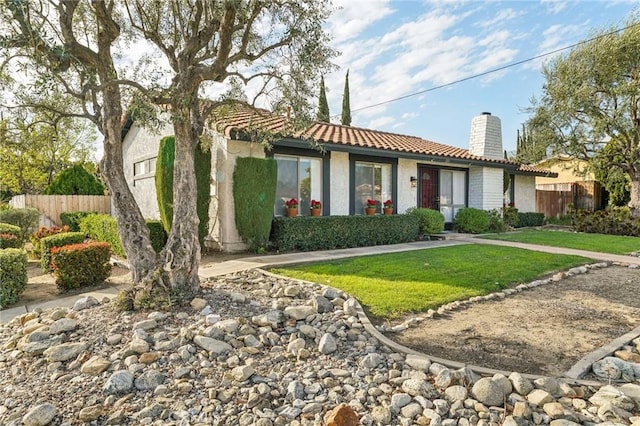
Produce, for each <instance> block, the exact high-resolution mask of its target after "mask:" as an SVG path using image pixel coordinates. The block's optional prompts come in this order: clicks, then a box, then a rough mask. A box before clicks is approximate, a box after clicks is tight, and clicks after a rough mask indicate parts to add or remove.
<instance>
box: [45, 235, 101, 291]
mask: <svg viewBox="0 0 640 426" xmlns="http://www.w3.org/2000/svg"><path fill="white" fill-rule="evenodd" d="M110 257H111V249H110V247H109V243H105V242H95V241H92V242H89V243H82V244H72V245H67V246H63V247H54V248H53V249H52V250H51V264H52V266H53V270H54V275H55V277H56V285H57V287H58V290H60V291H67V290H70V289H73V288H78V287H84V286H89V285H93V284H99V283H101V282H103V281H104V280H105V279H107V277H109V274H110V273H111V265H110V264H109V259H110Z"/></svg>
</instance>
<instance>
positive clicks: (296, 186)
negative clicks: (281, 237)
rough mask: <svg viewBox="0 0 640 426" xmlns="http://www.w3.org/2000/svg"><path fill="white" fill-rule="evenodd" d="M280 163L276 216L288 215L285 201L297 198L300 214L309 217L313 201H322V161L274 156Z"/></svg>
mask: <svg viewBox="0 0 640 426" xmlns="http://www.w3.org/2000/svg"><path fill="white" fill-rule="evenodd" d="M274 158H275V159H276V162H277V163H278V185H277V188H276V205H275V206H274V212H275V215H276V216H284V215H285V214H286V212H285V208H284V203H285V201H287V200H289V199H291V198H296V199H297V200H298V202H299V204H298V212H299V214H301V215H308V214H309V208H310V207H311V200H320V201H322V159H320V158H312V157H298V156H293V155H274Z"/></svg>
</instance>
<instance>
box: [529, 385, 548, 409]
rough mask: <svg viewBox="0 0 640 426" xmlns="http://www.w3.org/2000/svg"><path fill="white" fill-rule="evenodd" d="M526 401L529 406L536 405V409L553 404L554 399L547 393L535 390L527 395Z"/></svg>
mask: <svg viewBox="0 0 640 426" xmlns="http://www.w3.org/2000/svg"><path fill="white" fill-rule="evenodd" d="M527 401H529V402H530V403H531V404H535V405H537V406H538V407H542V406H543V405H544V404H546V403H549V402H553V401H554V398H553V396H551V394H550V393H549V392H547V391H545V390H542V389H536V390H533V391H531V392H530V393H529V394H528V395H527Z"/></svg>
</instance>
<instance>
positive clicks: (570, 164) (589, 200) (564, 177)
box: [536, 156, 609, 217]
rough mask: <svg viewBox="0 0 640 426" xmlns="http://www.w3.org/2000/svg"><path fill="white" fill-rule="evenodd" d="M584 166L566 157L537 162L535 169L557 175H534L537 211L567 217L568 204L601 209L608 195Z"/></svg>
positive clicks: (586, 166)
mask: <svg viewBox="0 0 640 426" xmlns="http://www.w3.org/2000/svg"><path fill="white" fill-rule="evenodd" d="M588 165H589V163H588V162H587V161H585V160H580V159H576V158H571V157H568V156H555V157H552V158H547V159H546V160H543V161H541V162H539V163H537V164H536V167H539V168H543V169H548V170H550V171H552V172H554V173H555V174H557V176H558V177H557V178H548V177H545V176H536V192H537V195H536V199H537V202H536V203H537V206H536V208H537V210H538V211H540V212H543V213H545V216H547V217H559V216H563V215H566V214H567V212H568V207H569V204H573V205H574V206H575V207H576V208H578V209H584V210H590V211H594V210H601V209H604V208H605V207H606V206H607V203H608V200H609V194H608V193H607V191H606V190H605V189H604V188H603V187H602V185H600V183H599V182H598V181H596V179H595V176H594V174H593V172H592V171H590V170H589V167H588Z"/></svg>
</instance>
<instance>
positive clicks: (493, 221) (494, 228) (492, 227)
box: [487, 209, 507, 232]
mask: <svg viewBox="0 0 640 426" xmlns="http://www.w3.org/2000/svg"><path fill="white" fill-rule="evenodd" d="M488 213H489V229H487V231H489V232H505V231H506V230H507V224H506V222H505V220H504V217H503V212H502V211H500V210H498V209H494V210H491V211H489V212H488Z"/></svg>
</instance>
